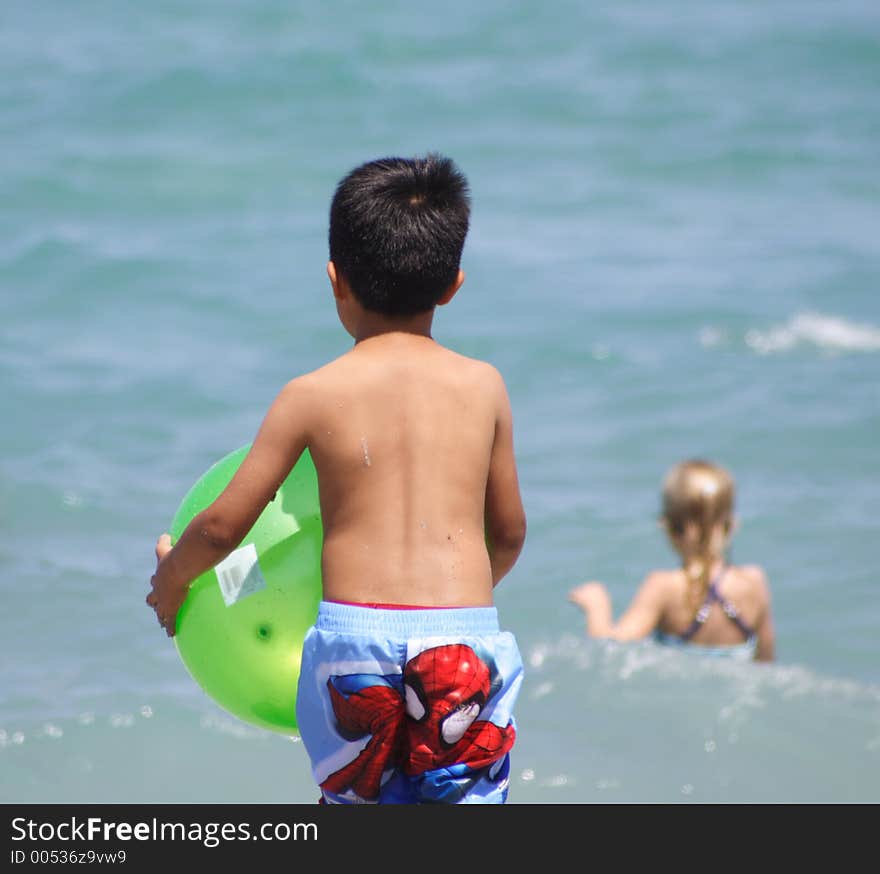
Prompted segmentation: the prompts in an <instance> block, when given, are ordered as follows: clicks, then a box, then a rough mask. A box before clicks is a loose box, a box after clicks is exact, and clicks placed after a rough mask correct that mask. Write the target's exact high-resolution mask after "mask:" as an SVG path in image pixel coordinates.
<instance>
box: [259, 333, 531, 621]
mask: <svg viewBox="0 0 880 874" xmlns="http://www.w3.org/2000/svg"><path fill="white" fill-rule="evenodd" d="M306 447H307V448H308V450H309V452H310V453H311V456H312V460H313V461H314V463H315V467H316V469H317V472H318V481H319V483H320V503H321V513H322V519H323V525H324V553H323V559H322V572H323V586H324V597H325V598H327V599H330V600H344V601H355V602H382V603H395V604H418V605H423V606H435V605H443V606H479V605H489V604H491V603H492V588H493V585H494V583H495V582H497V580H498V579H500V577H501V576H502V575H503V573H504V572H506V570H507V566H506V559H505V551H504V550H505V539H506V535H505V532H507V531H508V530H511V529H515V528H516V527H517V526H518V525H520V524H521V523H520V521H519V520H520V519H521V517H522V508H521V504H520V502H519V494H518V489H517V485H516V469H515V465H514V460H513V440H512V426H511V414H510V406H509V402H508V398H507V392H506V390H505V386H504V383H503V381H502V378H501V376H500V374H499V373H498V371H497V370H496V369H495V368H494V367H492V366H491V365H489V364H487V363H485V362H482V361H477V360H474V359H471V358H466V357H464V356H462V355H459V354H456V353H455V352H452V351H450V350H449V349H446V348H445V347H443V346H441V345H440V344H438V343H437V342H436V341H434V340H433V339H431V338H430V337H424V336H419V335H415V334H409V333H402V332H391V333H385V334H381V335H379V336H375V337H371V338H369V339H367V340H363V341H361V342H359V343H357V344H356V345H355V346H354V348H353V349H351V350H350V351H349V352H347V353H345V354H344V355H342V356H340V357H339V358H337V359H335V360H334V361H332V362H330V363H329V364H327V365H325V366H324V367H321V368H320V369H318V370H315V371H313V372H311V373H309V374H306V375H304V376H301V377H299V378H297V379H295V380H293V381H292V382H290V383H289V384H288V385H287V386H286V387H285V389H284V390H283V391H282V392H281V393H280V394H279V397H278V399H277V400H276V402H275V404H274V405H273V407H272V409H271V410H270V411H269V413H268V415H267V417H266V421H265V423H264V426H263V428H262V429H261V431H260V434H258V436H257V439H256V440H255V442H254V450H253V452H252V455H254V456H255V458H254V459H252V460H253V461H255V463H257V464H259V463H260V459H261V453H264V452H265V453H268V454H267V459H271V457H272V456H273V455H275V456H277V455H282V456H284V455H287V454H288V453H290V454H291V455H292V454H296V453H298V452H300V451H301V450H302V449H303V448H306ZM267 463H271V462H268V461H267ZM243 473H244V474H245V476H246V475H247V471H243ZM487 529H488V530H487ZM487 533H488V535H489V537H490V538H491V539H492V540H493V542H494V550H493V551H494V553H495V557H496V561H495V566H494V572H493V563H492V562H491V561H490V556H489V552H488V551H487V546H486V536H487Z"/></svg>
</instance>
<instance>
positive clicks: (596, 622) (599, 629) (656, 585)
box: [568, 573, 664, 640]
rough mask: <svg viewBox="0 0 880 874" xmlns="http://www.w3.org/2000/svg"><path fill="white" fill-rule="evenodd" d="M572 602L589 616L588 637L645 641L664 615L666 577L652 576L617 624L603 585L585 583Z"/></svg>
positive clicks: (642, 586)
mask: <svg viewBox="0 0 880 874" xmlns="http://www.w3.org/2000/svg"><path fill="white" fill-rule="evenodd" d="M568 599H569V601H572V602H573V603H575V604H577V605H578V606H579V607H580V608H581V609H582V610H583V611H584V613H585V614H586V619H587V634H589V635H590V636H591V637H610V638H613V639H614V640H641V639H642V638H644V637H647V636H648V635H649V634H650V633H651V632H652V631H653V630H654V629H655V628H656V627H657V625H658V624H659V623H660V617H661V616H662V615H663V605H664V600H663V585H662V577H661V576H660V575H658V574H656V573H653V574H649V575H648V576H647V577H646V578H645V580H644V582H643V583H642V585H641V586H640V587H639V590H638V591H637V592H636V594H635V597H634V598H633V599H632V602H631V603H630V605H629V607H627V609H626V611H625V612H624V614H623V615H622V616H621V617H620V619H618V620H617V622H614V619H613V613H612V609H611V598H610V596H609V595H608V592H607V590H606V589H605V587H604V586H603V585H602V583H597V582H589V583H583V584H581V585H580V586H577V587H576V588H574V589H572V591H571V592H570V593H569V596H568Z"/></svg>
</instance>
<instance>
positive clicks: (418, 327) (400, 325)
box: [353, 309, 434, 345]
mask: <svg viewBox="0 0 880 874" xmlns="http://www.w3.org/2000/svg"><path fill="white" fill-rule="evenodd" d="M433 321H434V310H433V309H432V310H429V311H428V312H426V313H416V314H415V315H413V316H386V315H383V314H382V313H373V312H369V311H363V312H362V313H361V317H360V318H359V319H358V323H357V325H356V326H355V330H354V332H353V336H354V342H355V345H357V344H358V343H361V342H363V341H364V340H370V339H372V338H373V337H380V336H382V335H383V334H412V335H413V336H416V337H427V338H428V339H429V340H431V339H433V338H432V336H431V325H432V323H433Z"/></svg>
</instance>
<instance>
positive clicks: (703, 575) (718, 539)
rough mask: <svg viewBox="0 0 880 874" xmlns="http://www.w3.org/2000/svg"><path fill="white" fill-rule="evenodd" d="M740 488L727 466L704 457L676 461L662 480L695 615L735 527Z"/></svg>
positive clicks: (673, 537) (670, 530)
mask: <svg viewBox="0 0 880 874" xmlns="http://www.w3.org/2000/svg"><path fill="white" fill-rule="evenodd" d="M735 491H736V489H735V485H734V481H733V477H732V476H731V475H730V474H729V473H728V472H727V471H726V470H725V469H724V468H723V467H721V466H720V465H717V464H713V463H712V462H710V461H704V460H702V459H689V460H687V461H682V462H680V463H678V464H676V465H675V466H674V467H672V468H671V469H670V470H669V472H668V473H667V474H666V477H665V479H664V480H663V514H662V515H663V521H664V522H665V524H666V530H667V533H668V534H669V537H670V540H671V541H672V543H673V545H674V546H675V548H676V550H677V551H678V553H679V555H680V556H681V560H682V568H683V569H684V572H685V574H686V575H687V579H688V601H689V604H690V606H691V607H692V608H693V611H694V614H695V615H696V612H697V610H699V609H700V606H701V604H702V603H703V600H704V599H705V597H706V593H707V591H708V589H709V574H710V573H711V570H712V565H713V563H714V562H715V561H716V560H717V559H719V558H722V557H723V556H724V552H725V549H726V547H727V542H728V538H729V535H730V533H731V531H732V530H733V504H734V497H735Z"/></svg>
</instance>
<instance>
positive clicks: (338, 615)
mask: <svg viewBox="0 0 880 874" xmlns="http://www.w3.org/2000/svg"><path fill="white" fill-rule="evenodd" d="M522 677H523V665H522V659H521V657H520V653H519V648H518V646H517V643H516V640H515V638H514V636H513V634H511V633H510V632H507V631H501V630H500V628H499V625H498V613H497V610H496V608H495V607H455V608H426V609H414V610H398V609H393V608H390V609H389V608H379V609H376V608H372V607H363V606H360V605H350V604H341V603H336V602H331V601H322V602H321V604H320V607H319V609H318V617H317V620H316V622H315V625H314V626H313V627H312V628H311V629H310V630H309V632H308V633H307V634H306V637H305V641H304V643H303V651H302V664H301V666H300V674H299V683H298V687H297V699H296V714H297V724H298V726H299V731H300V737H301V738H302V741H303V744H304V745H305V748H306V751H307V752H308V754H309V758H310V760H311V764H312V774H313V775H314V778H315V781H316V782H317V784H318V785H319V786H320V788H321V799H320V800H321V801H322V802H325V803H355V804H356V803H374V804H376V803H378V804H418V803H432V802H445V803H455V804H462V803H495V804H502V803H504V802H505V801H506V800H507V791H508V782H509V776H508V775H509V770H510V759H509V752H510V749H511V747H512V746H513V743H514V740H515V739H516V723H515V720H514V718H513V706H514V703H515V701H516V697H517V695H518V693H519V689H520V685H521V683H522Z"/></svg>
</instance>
